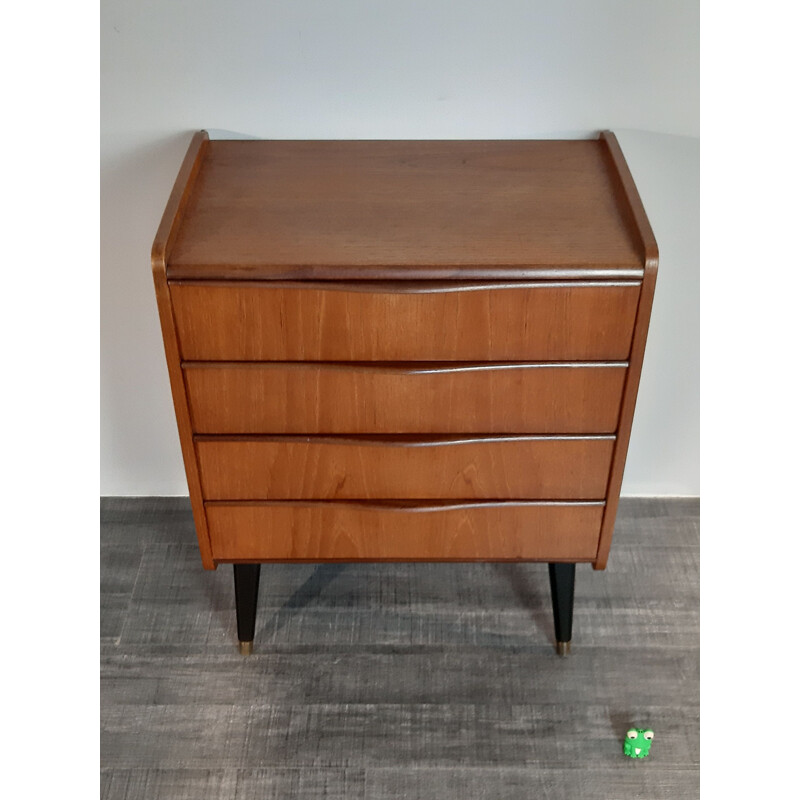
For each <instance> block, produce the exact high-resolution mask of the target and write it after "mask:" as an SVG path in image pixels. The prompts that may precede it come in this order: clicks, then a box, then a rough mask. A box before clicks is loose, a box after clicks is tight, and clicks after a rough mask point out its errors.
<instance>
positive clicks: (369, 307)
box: [170, 281, 639, 361]
mask: <svg viewBox="0 0 800 800" xmlns="http://www.w3.org/2000/svg"><path fill="white" fill-rule="evenodd" d="M170 290H171V293H172V298H173V303H174V313H175V319H176V322H177V326H178V337H179V340H180V345H181V353H182V355H183V358H184V360H187V361H417V360H422V361H572V360H574V361H613V360H624V359H626V358H627V357H628V353H629V352H630V346H631V336H632V334H633V323H634V319H635V317H636V307H637V305H638V300H639V284H638V283H634V282H630V283H623V284H620V283H596V282H595V283H577V284H575V283H574V282H573V283H572V284H570V283H560V284H553V283H538V284H535V283H534V284H513V283H512V284H469V283H467V284H465V283H454V284H443V283H437V282H433V281H429V282H427V283H420V282H413V281H407V282H383V283H381V282H373V283H356V284H353V283H346V282H339V283H329V284H324V283H319V282H318V283H311V282H309V283H288V284H287V283H277V282H276V283H270V282H266V281H265V282H260V283H252V282H246V281H245V282H238V283H233V282H231V283H227V284H213V285H208V284H207V283H205V284H204V283H199V282H197V283H182V282H173V283H171V284H170Z"/></svg>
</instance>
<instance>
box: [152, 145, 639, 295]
mask: <svg viewBox="0 0 800 800" xmlns="http://www.w3.org/2000/svg"><path fill="white" fill-rule="evenodd" d="M198 136H199V135H198ZM612 138H613V135H612ZM613 144H616V140H615V139H614V140H613ZM193 147H195V151H196V155H195V156H194V158H195V160H196V162H197V163H195V164H194V169H193V170H192V171H191V173H192V177H191V178H190V180H189V181H188V182H187V183H186V184H185V185H184V186H183V187H180V190H181V191H182V202H181V204H180V205H181V210H180V213H179V214H178V215H177V216H176V218H175V219H174V220H173V221H172V222H171V226H172V227H171V229H170V235H169V237H170V245H171V246H170V247H169V248H165V249H166V271H167V275H168V277H170V278H173V279H177V278H186V279H191V278H201V279H202V278H205V279H224V278H251V279H253V278H267V279H281V278H283V279H287V278H288V279H292V278H295V279H309V278H319V279H325V278H330V279H337V280H341V279H346V278H353V279H375V278H377V279H403V278H409V279H410V278H468V277H471V278H479V277H494V278H501V277H505V278H524V277H541V276H545V275H546V276H548V277H566V278H569V277H576V278H577V277H585V276H600V275H607V276H610V277H611V276H628V277H633V276H641V275H642V274H643V270H644V265H645V260H646V253H645V248H644V247H643V245H642V237H641V234H640V233H639V232H638V231H637V223H636V221H635V212H632V211H631V207H632V205H635V203H636V202H639V201H638V197H636V198H635V202H634V203H632V202H631V199H630V198H629V197H628V196H627V193H628V192H629V191H630V186H632V181H630V180H628V184H629V186H628V187H626V186H625V176H624V175H623V176H621V175H620V174H619V173H620V171H621V168H620V166H619V164H618V162H619V158H621V156H618V157H616V156H613V155H612V153H611V152H610V147H611V145H609V144H607V141H606V140H605V139H603V138H600V139H595V140H575V141H556V140H543V141H261V140H244V141H242V140H234V141H209V140H207V139H205V138H204V137H203V138H201V139H199V138H198V137H196V139H195V142H193ZM191 152H192V150H191V148H190V153H191ZM622 171H626V168H624V162H623V166H622ZM187 174H188V170H187ZM195 176H196V177H195ZM628 177H629V176H628ZM179 181H180V179H179ZM178 190H179V186H178V184H176V191H178ZM633 192H634V193H635V188H634V189H633Z"/></svg>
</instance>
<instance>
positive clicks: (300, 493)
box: [195, 436, 614, 500]
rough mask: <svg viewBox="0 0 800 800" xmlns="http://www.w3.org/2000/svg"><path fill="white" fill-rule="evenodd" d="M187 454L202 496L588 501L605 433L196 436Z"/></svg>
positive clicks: (600, 480)
mask: <svg viewBox="0 0 800 800" xmlns="http://www.w3.org/2000/svg"><path fill="white" fill-rule="evenodd" d="M195 448H196V451H197V459H198V462H199V465H200V477H201V481H202V484H203V493H204V496H205V498H206V499H207V500H292V499H319V500H324V499H356V500H363V499H374V500H378V499H392V498H402V499H434V498H443V499H506V498H508V499H544V500H560V499H579V500H598V499H602V498H603V497H604V496H605V491H606V484H607V483H608V472H609V468H610V465H611V455H612V451H613V448H614V437H613V436H605V437H590V438H577V437H573V438H552V437H551V438H548V437H527V438H525V437H513V438H512V437H508V438H478V439H452V438H451V439H450V440H448V439H443V438H441V437H440V438H435V439H434V438H419V437H416V438H411V439H376V438H362V439H347V438H343V437H339V438H323V437H314V438H291V437H274V438H268V437H258V438H249V439H248V438H242V439H218V438H202V437H201V438H200V439H198V440H197V441H196V442H195Z"/></svg>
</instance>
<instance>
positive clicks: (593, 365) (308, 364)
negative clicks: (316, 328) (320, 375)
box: [182, 361, 628, 375]
mask: <svg viewBox="0 0 800 800" xmlns="http://www.w3.org/2000/svg"><path fill="white" fill-rule="evenodd" d="M182 366H183V368H184V369H185V370H190V369H204V370H210V369H246V370H252V369H259V370H281V371H284V370H308V369H314V370H319V371H323V370H324V371H327V372H348V373H352V372H369V373H373V374H374V373H378V372H380V373H384V374H393V375H439V374H448V373H453V372H499V371H501V370H515V369H516V370H519V369H525V370H531V369H581V370H586V369H602V368H608V369H626V368H627V367H628V362H627V361H497V362H493V361H469V362H463V361H444V362H443V361H184V362H182Z"/></svg>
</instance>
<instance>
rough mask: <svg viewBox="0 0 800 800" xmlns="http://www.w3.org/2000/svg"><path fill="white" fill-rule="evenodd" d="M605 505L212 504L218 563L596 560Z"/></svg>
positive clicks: (210, 517)
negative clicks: (249, 561)
mask: <svg viewBox="0 0 800 800" xmlns="http://www.w3.org/2000/svg"><path fill="white" fill-rule="evenodd" d="M603 508H604V504H603V503H473V504H443V503H440V504H429V505H413V504H399V503H384V504H379V503H371V504H370V503H354V502H321V503H311V502H306V503H303V502H274V503H207V504H206V513H207V515H208V526H209V533H210V536H211V549H212V551H213V554H214V558H215V559H216V560H217V561H235V560H237V559H241V560H252V561H270V560H290V561H292V560H295V561H305V560H309V561H319V560H324V561H335V560H344V561H361V560H367V561H380V560H388V561H392V560H394V561H438V560H454V561H460V560H464V561H469V560H473V559H480V560H505V559H510V560H517V559H542V560H547V561H556V560H559V559H568V560H570V561H591V560H592V559H594V558H595V556H596V554H597V545H598V537H599V534H600V523H601V521H602V517H603Z"/></svg>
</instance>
